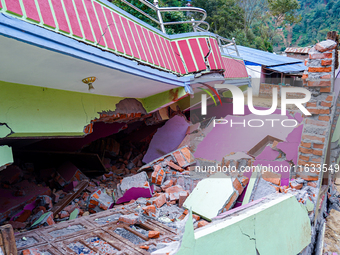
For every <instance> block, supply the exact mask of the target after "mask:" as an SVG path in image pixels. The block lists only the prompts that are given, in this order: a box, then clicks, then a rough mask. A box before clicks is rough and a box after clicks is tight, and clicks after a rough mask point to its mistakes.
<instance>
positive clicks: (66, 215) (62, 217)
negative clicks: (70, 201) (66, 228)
mask: <svg viewBox="0 0 340 255" xmlns="http://www.w3.org/2000/svg"><path fill="white" fill-rule="evenodd" d="M58 215H59V218H60V219H64V218H67V217H70V214H69V213H68V212H66V211H61V212H60V213H59V214H58Z"/></svg>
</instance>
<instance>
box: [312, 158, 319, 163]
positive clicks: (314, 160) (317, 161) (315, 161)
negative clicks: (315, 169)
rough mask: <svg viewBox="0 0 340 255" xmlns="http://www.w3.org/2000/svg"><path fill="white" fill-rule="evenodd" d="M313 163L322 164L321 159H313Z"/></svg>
mask: <svg viewBox="0 0 340 255" xmlns="http://www.w3.org/2000/svg"><path fill="white" fill-rule="evenodd" d="M311 161H312V162H314V163H321V158H313V159H311Z"/></svg>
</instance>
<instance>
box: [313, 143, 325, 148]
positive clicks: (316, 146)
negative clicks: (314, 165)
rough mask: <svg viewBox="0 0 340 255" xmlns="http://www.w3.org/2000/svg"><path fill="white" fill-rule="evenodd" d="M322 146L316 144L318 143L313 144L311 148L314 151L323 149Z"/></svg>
mask: <svg viewBox="0 0 340 255" xmlns="http://www.w3.org/2000/svg"><path fill="white" fill-rule="evenodd" d="M323 147H324V145H323V144H318V143H314V144H313V148H314V149H323Z"/></svg>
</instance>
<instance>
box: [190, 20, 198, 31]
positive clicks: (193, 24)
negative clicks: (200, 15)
mask: <svg viewBox="0 0 340 255" xmlns="http://www.w3.org/2000/svg"><path fill="white" fill-rule="evenodd" d="M191 21H195V19H194V18H191ZM192 28H193V29H194V32H197V29H196V27H195V22H193V23H192Z"/></svg>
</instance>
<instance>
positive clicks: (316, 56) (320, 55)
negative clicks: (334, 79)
mask: <svg viewBox="0 0 340 255" xmlns="http://www.w3.org/2000/svg"><path fill="white" fill-rule="evenodd" d="M323 58H332V53H314V54H313V53H310V54H309V59H323Z"/></svg>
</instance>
